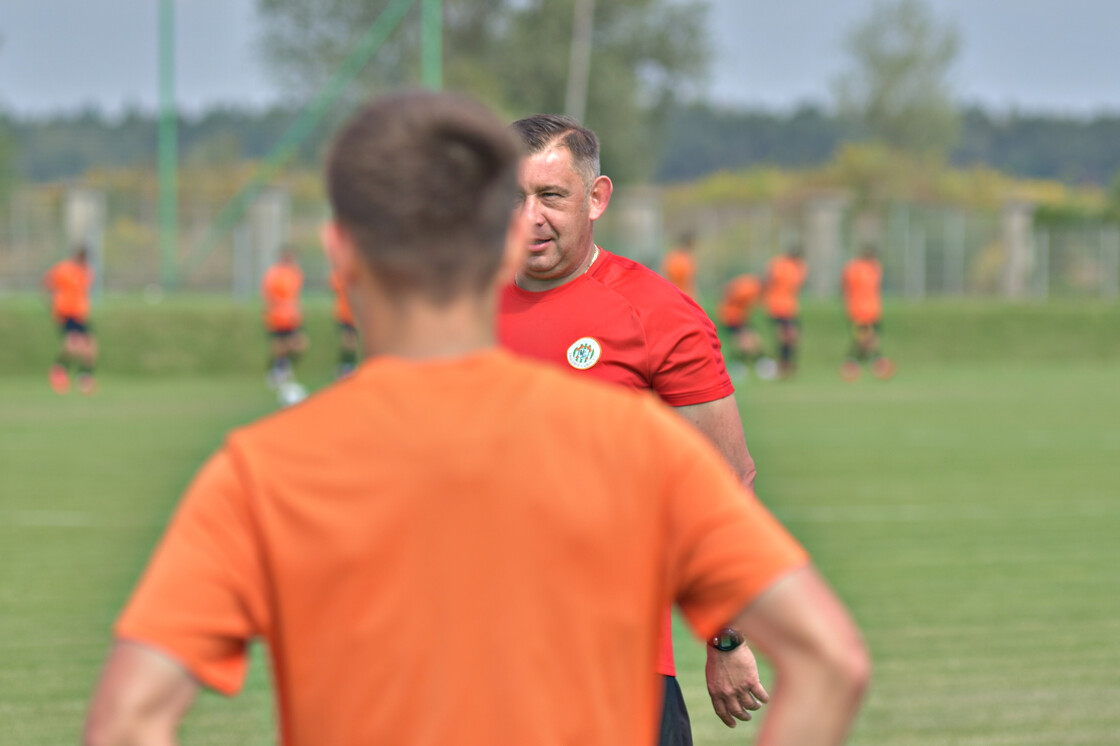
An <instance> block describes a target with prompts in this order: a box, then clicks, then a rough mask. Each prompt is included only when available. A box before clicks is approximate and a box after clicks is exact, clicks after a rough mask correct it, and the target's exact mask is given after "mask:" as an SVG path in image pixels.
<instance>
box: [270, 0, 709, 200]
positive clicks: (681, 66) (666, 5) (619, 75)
mask: <svg viewBox="0 0 1120 746" xmlns="http://www.w3.org/2000/svg"><path fill="white" fill-rule="evenodd" d="M388 2H389V0H258V8H259V10H260V13H261V16H262V19H263V21H264V34H263V37H262V39H261V42H262V43H261V48H262V51H263V54H264V58H265V60H266V62H267V64H268V66H269V69H271V70H274V71H275V73H276V75H277V76H278V77H279V78H280V80H281V81H282V82H283V83H284V84H285V85H286V86H287V88H288V90H291V91H293V92H295V93H296V94H297V95H299V96H303V97H306V96H309V95H311V94H313V93H314V92H315V91H317V90H319V89H320V88H321V87H322V86H323V84H324V83H325V82H326V81H327V80H328V79H329V78H330V76H331V75H332V74H333V73H334V71H335V70H337V69H338V66H339V64H340V62H341V60H342V59H343V58H344V57H345V55H346V54H347V53H348V52H349V51H350V50H351V49H352V48H353V45H354V44H355V42H356V41H357V39H358V38H360V36H361V35H362V34H363V33H365V31H366V30H367V29H368V28H370V26H371V25H372V24H373V23H374V21H375V20H376V19H377V17H378V16H379V15H380V13H381V12H382V11H383V10H384V9H385V7H386V6H387V5H388ZM418 5H419V3H417V6H418ZM706 10H707V3H706V2H704V1H703V0H610V2H599V3H597V4H596V8H595V16H594V30H593V34H592V54H591V81H590V87H589V92H588V101H587V115H586V123H587V125H588V126H589V127H592V128H593V129H595V130H596V131H597V132H598V133H599V135H600V137H601V139H602V141H603V169H604V172H606V173H609V174H610V175H611V176H612V177H614V178H616V179H619V180H622V181H626V180H636V179H643V178H647V177H648V176H649V175H650V174H652V172H653V170H654V168H655V167H656V164H657V150H658V146H659V142H660V141H659V135H660V133H661V132H662V129H661V126H662V124H663V122H664V121H665V118H666V115H667V113H668V111H669V110H670V109H671V108H672V104H673V102H674V101H675V100H676V97H677V96H678V94H679V93H680V92H682V91H685V90H688V89H689V87H691V86H695V85H696V84H697V83H699V82H700V81H701V80H702V78H703V76H704V74H705V73H706V71H707V65H708V62H709V56H708V54H709V53H708V49H709V48H710V46H711V45H710V44H709V43H708V40H707V37H706V30H705V29H706V27H705V22H704V21H705V13H706ZM574 11H575V0H444V26H443V40H444V49H443V55H444V81H445V84H446V86H447V88H449V89H452V90H459V91H464V92H467V93H470V94H471V95H474V96H476V97H478V98H480V99H482V100H483V101H486V102H487V103H488V104H490V105H491V106H493V107H495V108H496V109H497V110H498V111H500V112H502V113H503V114H505V115H506V116H507V117H509V118H511V119H512V118H516V117H520V116H524V115H527V114H530V113H535V112H542V111H547V112H562V111H563V109H564V103H565V102H564V96H565V92H566V89H567V76H568V65H569V59H570V43H571V36H572V20H573V14H574ZM418 13H419V8H418V7H415V8H413V10H412V11H410V16H409V18H408V19H406V21H405V23H403V24H401V26H400V27H399V28H397V30H396V31H395V32H394V34H393V35H392V37H391V38H390V39H389V41H388V42H387V43H386V44H385V45H384V46H383V47H382V48H381V50H380V51H379V53H378V55H377V57H376V58H375V60H374V61H373V62H372V63H371V64H370V65H368V66H367V68H366V69H365V70H364V71H363V72H362V75H361V77H360V80H359V84H358V85H357V86H356V90H355V91H354V92H353V95H354V97H355V98H357V97H360V96H364V95H367V94H368V93H370V92H374V91H379V90H388V89H391V88H394V87H399V86H406V85H415V84H417V83H418V81H419V80H420V24H419V22H418V21H419V16H418Z"/></svg>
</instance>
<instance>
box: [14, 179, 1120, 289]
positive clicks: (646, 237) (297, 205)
mask: <svg viewBox="0 0 1120 746" xmlns="http://www.w3.org/2000/svg"><path fill="white" fill-rule="evenodd" d="M230 193H232V187H230V188H227V189H225V190H224V191H223V190H213V189H211V190H209V192H207V191H206V190H196V192H194V193H192V192H186V193H183V192H181V199H180V204H179V223H178V227H179V230H178V241H177V248H176V251H175V254H174V255H173V256H170V257H168V256H161V251H160V245H159V223H158V194H157V191H156V189H155V185H154V183H148V182H144V183H142V184H140V185H139V186H137V187H136V188H133V189H111V188H110V189H107V188H98V187H97V186H90V185H87V184H69V185H61V184H52V185H46V186H36V187H28V188H23V189H20V190H17V191H16V192H14V193H13V194H12V195H11V196H10V197H9V199H8V200H7V203H6V204H5V205H3V206H2V207H0V292H12V291H26V290H32V289H34V288H37V287H38V286H39V283H40V281H41V278H42V276H43V274H44V273H45V272H46V271H47V269H48V268H49V267H50V266H51V265H52V264H53V263H54V262H56V261H58V260H59V259H60V258H62V257H64V256H66V255H67V254H69V253H70V251H71V250H72V248H73V247H74V246H75V245H77V244H79V243H81V244H83V245H85V246H87V247H88V248H89V249H90V251H91V254H92V256H93V257H94V261H95V266H96V268H97V269H98V277H99V287H98V291H99V292H100V291H108V292H140V291H144V290H151V289H153V288H155V287H157V286H159V284H160V282H161V276H163V277H166V276H167V270H168V266H167V263H168V262H170V263H171V267H170V269H171V276H173V277H174V278H175V280H176V282H175V287H176V288H178V289H183V290H190V291H205V292H218V293H230V294H232V295H234V296H236V297H241V298H247V297H252V296H255V295H256V291H257V287H258V284H259V280H260V277H261V275H262V274H263V272H264V269H265V268H266V267H267V266H268V264H269V263H271V261H272V259H273V258H274V257H275V255H276V253H277V251H278V250H279V247H280V246H281V245H290V246H292V247H293V248H294V249H295V250H296V253H297V256H298V257H299V260H300V263H301V265H302V266H303V268H304V272H305V275H306V277H307V286H308V288H309V290H315V289H323V290H325V289H326V286H327V285H326V277H327V271H328V270H327V266H326V261H325V259H324V258H323V256H322V252H321V251H320V250H319V245H318V229H319V225H320V224H321V222H322V220H323V219H324V217H325V215H326V206H325V203H324V201H323V199H322V195H321V193H319V192H318V191H317V189H315V188H308V187H306V186H296V187H293V188H278V189H272V190H268V191H265V192H263V193H262V194H260V195H259V196H258V197H257V198H256V199H255V200H254V201H253V202H252V203H251V204H250V205H249V206H248V208H247V209H246V210H245V213H244V214H243V215H241V216H240V217H239V219H238V220H235V221H233V222H231V223H230V225H229V229H228V230H224V231H222V230H215V225H216V222H217V221H218V216H219V214H220V212H221V210H222V208H223V207H224V206H225V205H226V204H228V201H229V194H230ZM685 232H690V233H694V234H696V236H697V238H698V249H697V260H698V265H699V277H698V285H699V288H700V291H701V294H702V295H703V296H704V297H706V298H714V296H715V295H716V294H717V293H718V292H719V288H720V287H721V286H722V285H723V283H724V282H726V280H728V279H729V278H731V277H733V276H734V275H736V274H739V273H742V272H754V273H757V274H762V273H763V272H765V268H766V264H767V263H768V262H769V260H770V259H771V258H772V257H773V256H774V255H775V254H777V253H779V252H780V251H782V249H783V248H784V247H785V246H787V245H789V244H790V243H792V242H797V243H799V244H801V245H802V247H803V249H804V251H805V254H806V257H807V259H808V262H809V269H810V279H809V282H808V284H807V287H806V292H807V293H808V294H810V295H817V296H830V295H834V294H836V293H837V292H838V289H839V277H840V272H841V270H842V267H843V264H844V262H845V261H846V260H847V259H848V258H850V257H851V256H853V255H855V254H856V253H857V252H858V250H859V248H860V246H861V245H862V244H863V243H865V242H867V241H873V242H874V243H875V244H876V246H877V247H878V250H879V254H880V258H881V261H882V264H883V271H884V272H883V274H884V277H883V286H884V292H885V293H886V294H887V295H889V296H895V297H905V298H912V299H921V298H923V297H927V296H991V297H1008V298H1020V299H1027V298H1033V299H1047V298H1056V297H1103V298H1116V297H1117V296H1118V295H1120V227H1118V226H1116V225H1115V224H1111V223H1107V222H1102V221H1086V222H1084V223H1079V224H1063V225H1046V224H1042V223H1039V222H1038V221H1035V220H1033V215H1032V211H1031V209H1030V207H1029V206H1027V205H1016V204H1009V205H1007V206H1005V207H1004V208H1002V209H1000V210H965V209H962V208H959V207H951V206H941V205H928V204H927V205H921V204H903V203H899V204H895V205H891V206H888V207H880V208H878V209H875V210H868V209H857V208H856V207H855V206H853V205H852V204H850V203H849V202H848V201H846V200H845V199H844V198H843V196H838V195H830V194H816V195H803V196H802V197H801V198H799V199H796V200H787V201H783V202H765V203H761V202H760V203H742V204H719V205H677V204H671V203H669V202H668V201H667V200H666V198H665V195H664V193H663V192H662V191H661V190H659V189H657V188H655V187H646V188H629V189H618V190H616V192H615V195H614V197H613V200H612V203H611V206H610V208H609V209H608V210H607V213H606V214H605V215H604V216H603V217H602V218H601V219H600V221H599V223H598V224H597V225H596V239H597V241H598V242H599V243H600V244H602V245H603V246H604V247H606V248H609V249H611V250H613V251H615V252H617V253H620V254H623V255H626V256H630V257H632V258H634V259H637V260H638V261H641V262H643V263H645V264H647V265H649V266H651V267H654V268H655V269H656V268H659V267H660V262H661V257H662V256H663V255H664V253H665V251H666V250H667V249H668V248H669V247H671V246H672V245H673V244H674V243H675V242H676V241H677V240H678V238H679V236H680V235H681V234H683V233H685Z"/></svg>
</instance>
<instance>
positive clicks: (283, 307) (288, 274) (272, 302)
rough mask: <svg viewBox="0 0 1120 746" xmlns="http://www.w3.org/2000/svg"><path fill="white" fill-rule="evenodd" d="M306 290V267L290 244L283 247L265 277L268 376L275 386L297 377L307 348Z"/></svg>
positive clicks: (263, 294)
mask: <svg viewBox="0 0 1120 746" xmlns="http://www.w3.org/2000/svg"><path fill="white" fill-rule="evenodd" d="M302 290H303V271H302V270H300V268H299V264H298V263H296V255H295V252H294V251H292V249H291V247H287V246H286V247H284V248H283V249H281V250H280V257H279V259H278V260H277V262H276V263H275V264H273V265H272V266H271V267H269V268H268V271H266V272H265V273H264V279H263V280H262V281H261V295H262V296H263V297H264V325H265V330H266V331H267V332H268V336H269V353H270V358H269V366H268V380H269V383H270V384H271V385H273V386H280V385H281V384H283V383H284V382H286V381H289V380H291V379H292V378H294V374H293V369H294V367H295V364H296V362H297V361H298V360H299V356H300V355H301V354H302V353H303V351H304V350H305V349H307V337H306V336H305V335H304V333H303V329H302V326H301V325H302V324H303V312H302V310H301V309H300V292H301V291H302Z"/></svg>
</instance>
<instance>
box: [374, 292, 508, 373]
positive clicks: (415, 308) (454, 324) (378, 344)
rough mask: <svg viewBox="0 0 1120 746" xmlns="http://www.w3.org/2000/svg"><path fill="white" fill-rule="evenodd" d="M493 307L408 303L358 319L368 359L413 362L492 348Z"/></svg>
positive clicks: (468, 302)
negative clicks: (392, 358) (377, 357)
mask: <svg viewBox="0 0 1120 746" xmlns="http://www.w3.org/2000/svg"><path fill="white" fill-rule="evenodd" d="M495 309H496V301H495V299H493V298H490V299H476V298H470V299H463V300H458V301H455V302H453V303H451V304H450V305H448V306H444V307H438V308H437V307H434V306H432V305H430V304H427V303H419V302H413V303H409V304H406V305H385V306H382V307H381V308H376V309H370V312H368V313H364V314H362V315H360V316H358V326H359V329H361V334H362V347H363V350H364V352H365V354H366V356H367V357H375V356H378V355H390V356H393V357H403V358H409V359H413V360H436V359H446V358H455V357H464V356H467V355H470V354H473V353H475V352H479V351H481V350H485V349H489V348H491V347H494V346H495V345H496V344H497V334H496V332H495V322H494V318H495V316H494V314H495Z"/></svg>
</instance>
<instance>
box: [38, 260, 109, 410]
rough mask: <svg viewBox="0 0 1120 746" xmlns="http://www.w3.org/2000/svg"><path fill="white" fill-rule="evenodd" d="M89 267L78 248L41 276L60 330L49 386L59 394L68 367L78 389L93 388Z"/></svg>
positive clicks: (94, 343)
mask: <svg viewBox="0 0 1120 746" xmlns="http://www.w3.org/2000/svg"><path fill="white" fill-rule="evenodd" d="M92 287H93V268H92V267H90V266H89V252H88V251H87V250H86V248H85V247H84V246H83V247H79V248H78V249H77V250H76V251H75V252H74V254H73V256H72V257H70V258H69V259H64V260H62V261H61V262H59V263H58V264H56V265H54V266H53V267H52V268H51V270H50V271H49V272H47V274H46V276H44V277H43V289H44V290H46V291H47V292H48V293H49V294H50V296H51V313H52V315H53V316H54V320H55V322H57V323H58V326H59V329H60V330H61V332H62V350H61V351H60V352H59V354H58V359H57V360H56V361H55V363H54V365H52V366H51V368H50V372H49V378H50V383H51V388H53V389H54V390H55V391H56V392H57V393H59V394H65V393H66V392H68V391H69V390H70V367H71V366H74V367H76V368H77V374H78V375H77V383H78V390H79V391H81V392H82V393H83V394H92V393H93V392H94V390H95V389H96V387H97V384H96V382H95V380H94V377H93V366H94V364H95V363H96V362H97V341H96V340H95V339H94V337H93V329H92V327H91V326H90V323H89V291H90V288H92Z"/></svg>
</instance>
